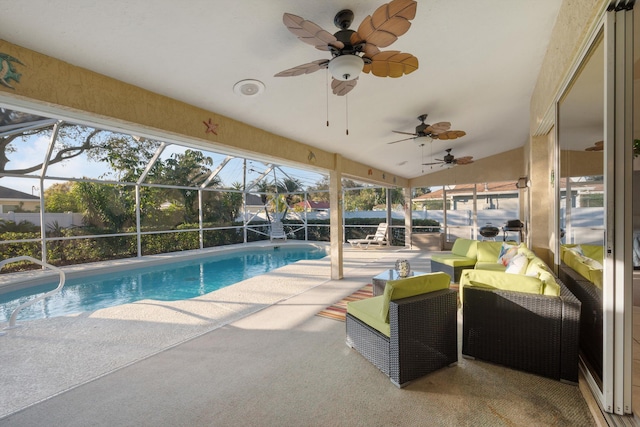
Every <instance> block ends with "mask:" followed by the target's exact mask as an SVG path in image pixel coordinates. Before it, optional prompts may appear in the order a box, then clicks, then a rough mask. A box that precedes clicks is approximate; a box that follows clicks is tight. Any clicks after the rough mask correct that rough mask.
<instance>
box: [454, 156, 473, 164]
mask: <svg viewBox="0 0 640 427" xmlns="http://www.w3.org/2000/svg"><path fill="white" fill-rule="evenodd" d="M472 159H473V156H465V157H460V158H457V159H455V160H454V161H453V162H454V163H455V164H456V165H468V164H469V163H473V160H472Z"/></svg>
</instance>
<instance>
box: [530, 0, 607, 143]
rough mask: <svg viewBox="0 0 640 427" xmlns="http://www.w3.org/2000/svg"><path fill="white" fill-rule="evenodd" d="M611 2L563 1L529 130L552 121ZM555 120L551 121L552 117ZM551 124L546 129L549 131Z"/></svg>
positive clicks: (533, 131) (535, 95) (534, 97)
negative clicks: (569, 77) (559, 97)
mask: <svg viewBox="0 0 640 427" xmlns="http://www.w3.org/2000/svg"><path fill="white" fill-rule="evenodd" d="M608 4H609V0H564V1H563V2H562V6H561V7H560V11H559V13H558V18H557V20H556V24H555V26H554V28H553V32H552V34H551V39H550V41H549V45H548V47H547V51H546V54H545V57H544V60H543V62H542V67H540V73H539V74H538V80H537V82H536V85H535V88H534V91H533V94H532V96H531V104H530V105H531V110H530V112H531V116H530V119H531V120H530V130H531V134H532V135H535V134H536V131H537V129H538V128H539V127H540V126H541V125H543V122H544V121H545V120H547V121H548V120H549V119H550V116H549V112H550V111H552V109H553V104H554V100H555V98H556V97H557V95H558V93H559V91H560V89H561V87H562V85H563V84H564V82H565V79H566V77H567V75H568V73H569V72H570V70H571V68H572V66H573V64H574V63H575V62H576V58H577V56H578V55H579V54H580V51H581V49H582V48H583V47H584V45H585V42H586V40H587V39H588V36H589V34H590V33H591V31H592V30H593V28H594V26H595V24H596V21H597V19H598V17H599V16H600V14H601V13H602V11H604V10H605V9H606V7H607V5H608ZM551 118H552V117H551ZM551 125H552V124H551V123H550V124H548V125H547V126H544V125H543V126H544V127H545V128H546V129H548V128H549V127H550V126H551Z"/></svg>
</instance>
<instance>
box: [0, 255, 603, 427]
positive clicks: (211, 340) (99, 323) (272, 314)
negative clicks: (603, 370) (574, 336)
mask: <svg viewBox="0 0 640 427" xmlns="http://www.w3.org/2000/svg"><path fill="white" fill-rule="evenodd" d="M399 257H402V258H406V259H409V260H410V262H411V265H412V267H413V268H415V269H416V270H421V271H429V262H428V261H429V258H428V253H426V252H419V251H410V250H405V249H403V248H397V247H396V248H389V249H375V250H368V251H362V250H355V249H350V248H348V247H345V257H344V258H345V279H344V280H340V281H330V280H327V277H329V269H330V266H329V262H328V260H321V261H312V262H311V261H305V262H302V263H298V264H294V265H290V266H287V267H284V268H282V269H279V270H277V271H274V272H272V273H268V274H267V275H265V276H261V277H259V278H254V279H250V280H247V281H244V282H241V283H240V284H238V285H235V286H232V287H229V288H226V289H223V290H221V291H217V292H214V293H212V294H209V295H207V296H205V297H203V298H197V299H194V300H189V301H180V302H175V303H157V302H155V301H154V302H153V303H151V302H149V301H145V302H140V303H135V304H129V305H125V306H120V307H115V308H111V309H105V310H99V311H97V312H94V313H90V314H86V315H81V316H77V317H67V318H57V319H50V320H48V321H47V320H45V321H34V322H29V323H28V324H25V325H24V326H23V327H22V328H20V329H16V330H13V331H10V333H9V334H7V335H6V336H4V337H0V340H1V341H0V342H2V346H0V357H1V358H2V360H5V361H11V362H10V363H11V365H12V366H11V369H5V370H3V371H2V372H0V381H2V383H3V385H4V386H3V388H2V389H1V390H0V401H1V402H3V403H2V405H3V406H2V408H1V411H0V414H1V416H4V418H1V419H0V422H2V423H6V424H7V425H12V426H13V425H41V424H43V423H47V424H49V425H67V426H73V425H89V424H91V425H109V426H113V425H231V424H233V425H323V424H327V423H331V424H332V425H397V424H398V423H399V422H400V419H399V418H398V417H399V416H400V415H402V421H401V423H402V424H403V425H424V423H425V420H429V422H430V423H431V425H474V426H477V425H492V426H494V425H513V424H517V425H533V424H534V423H535V424H536V425H590V424H593V423H594V421H593V419H592V418H591V415H590V413H589V409H588V406H587V402H585V400H584V398H583V397H582V394H581V393H580V389H579V388H578V387H576V386H572V385H567V384H563V383H560V382H557V381H552V380H548V379H546V378H542V377H537V376H534V375H530V374H527V373H522V372H517V371H513V370H510V369H506V368H503V367H500V366H495V365H491V364H487V363H484V362H480V361H470V360H466V359H462V358H460V360H459V363H458V365H457V366H456V367H452V368H445V369H442V370H440V371H437V372H435V373H433V374H431V375H428V376H426V377H424V378H421V379H420V380H417V381H415V382H413V383H411V384H410V385H409V386H408V387H406V388H405V389H403V390H399V389H397V388H396V387H395V386H393V384H391V383H390V382H389V380H388V378H387V377H386V376H385V375H382V374H381V373H380V372H379V371H378V370H377V369H376V368H375V367H373V366H372V365H371V364H370V363H368V362H367V361H366V360H365V359H364V358H362V357H361V356H359V355H358V354H357V353H356V352H354V351H352V350H350V349H349V348H348V347H347V346H346V345H345V343H344V323H342V322H337V321H334V320H329V319H325V318H321V317H318V316H315V314H316V313H317V312H318V311H320V310H321V309H322V308H324V307H325V306H327V305H330V304H331V303H333V302H335V301H337V300H339V299H340V298H342V297H344V296H346V295H349V294H350V293H352V292H353V291H354V290H356V289H358V288H359V287H361V286H362V285H363V284H364V283H370V281H371V278H372V277H373V276H374V275H376V274H377V273H379V272H380V271H381V270H383V269H385V268H389V267H391V266H393V264H394V262H395V260H396V259H397V258H399ZM303 272H304V274H303ZM124 330H126V334H123V331H124ZM69 349H73V351H69ZM45 363H46V365H45ZM38 366H47V371H46V373H45V374H43V373H40V372H38V371H37V367H38ZM380 402H385V403H384V404H380ZM21 408H22V410H20V409H21ZM17 410H18V412H15V411H17ZM9 414H10V415H9ZM594 425H595V424H594Z"/></svg>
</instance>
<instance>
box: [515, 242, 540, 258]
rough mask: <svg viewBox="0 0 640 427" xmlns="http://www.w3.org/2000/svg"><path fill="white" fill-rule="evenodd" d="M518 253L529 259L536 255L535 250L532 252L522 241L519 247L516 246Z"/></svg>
mask: <svg viewBox="0 0 640 427" xmlns="http://www.w3.org/2000/svg"><path fill="white" fill-rule="evenodd" d="M518 253H519V254H522V255H524V256H526V257H527V258H528V259H529V260H532V259H533V258H535V257H536V254H535V252H533V251H532V250H531V249H529V248H527V247H526V246H525V245H524V243H522V244H521V245H520V246H519V247H518Z"/></svg>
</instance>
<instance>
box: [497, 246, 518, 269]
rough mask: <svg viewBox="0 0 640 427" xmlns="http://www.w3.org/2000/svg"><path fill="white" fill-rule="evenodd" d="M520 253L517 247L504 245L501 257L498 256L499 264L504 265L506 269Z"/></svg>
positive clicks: (501, 249)
mask: <svg viewBox="0 0 640 427" xmlns="http://www.w3.org/2000/svg"><path fill="white" fill-rule="evenodd" d="M517 253H518V247H517V246H516V245H510V244H509V243H503V244H502V248H500V255H498V261H497V263H498V264H502V265H504V266H505V267H506V266H507V265H508V264H509V261H511V258H513V257H514V256H516V254H517Z"/></svg>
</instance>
